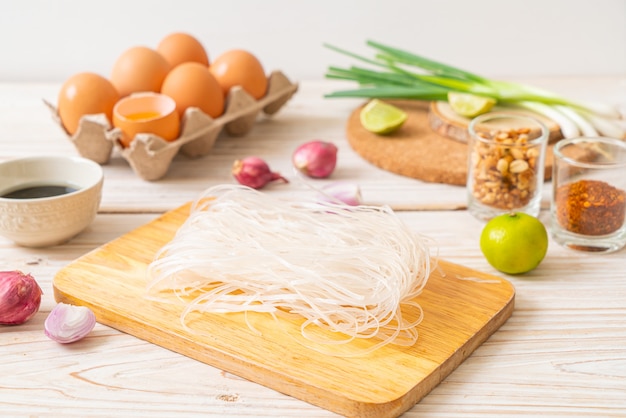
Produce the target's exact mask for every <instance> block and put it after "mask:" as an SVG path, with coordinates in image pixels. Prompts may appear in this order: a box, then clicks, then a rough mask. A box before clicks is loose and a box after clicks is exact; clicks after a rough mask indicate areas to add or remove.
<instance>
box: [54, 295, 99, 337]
mask: <svg viewBox="0 0 626 418" xmlns="http://www.w3.org/2000/svg"><path fill="white" fill-rule="evenodd" d="M95 325H96V316H95V315H94V313H93V312H92V311H91V309H89V308H87V307H85V306H76V305H69V304H66V303H59V304H58V305H57V306H55V307H54V309H52V311H50V314H49V315H48V317H47V318H46V321H45V322H44V332H45V334H46V335H47V336H48V337H49V338H50V339H52V340H54V341H56V342H58V343H62V344H67V343H73V342H74V341H78V340H80V339H82V338H84V337H86V336H87V334H89V333H90V332H91V330H93V328H94V326H95Z"/></svg>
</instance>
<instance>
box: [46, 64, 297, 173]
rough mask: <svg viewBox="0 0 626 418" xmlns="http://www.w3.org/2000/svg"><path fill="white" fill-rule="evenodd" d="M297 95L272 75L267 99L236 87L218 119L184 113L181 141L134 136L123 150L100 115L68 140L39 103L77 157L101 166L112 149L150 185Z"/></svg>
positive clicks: (244, 131)
mask: <svg viewBox="0 0 626 418" xmlns="http://www.w3.org/2000/svg"><path fill="white" fill-rule="evenodd" d="M297 90H298V85H297V84H296V83H292V82H291V81H289V79H288V78H287V77H286V76H285V75H284V74H283V73H282V72H280V71H273V72H272V73H271V74H270V76H269V80H268V89H267V93H266V94H265V96H264V97H262V98H261V99H258V100H255V99H254V98H253V97H252V96H250V95H249V94H248V93H247V92H246V91H245V90H244V89H243V88H241V87H240V86H236V87H233V88H231V89H230V91H229V93H228V96H227V97H226V101H225V106H224V113H223V114H222V115H221V116H219V117H217V118H211V117H210V116H209V115H207V114H205V113H204V112H202V111H200V110H199V109H198V108H188V109H187V110H186V111H185V114H184V115H183V118H182V121H181V135H180V136H179V137H178V138H177V139H175V140H174V141H171V142H168V141H166V140H164V139H163V138H161V137H159V136H157V135H153V134H148V133H145V134H143V133H142V134H137V135H136V136H135V138H134V139H133V141H132V142H131V144H130V146H128V147H126V148H124V147H122V146H121V144H120V142H119V139H120V137H121V131H120V130H119V129H118V128H114V127H112V126H111V124H110V122H109V121H108V119H107V118H106V116H105V115H104V114H99V115H85V116H83V117H82V118H81V120H80V122H79V126H78V129H77V131H76V132H75V133H74V135H69V134H68V133H67V131H66V130H65V128H64V127H63V124H62V122H61V119H60V117H59V114H58V110H57V108H56V107H55V106H54V105H52V104H51V103H49V102H47V101H45V100H44V103H45V104H46V105H47V106H48V107H49V108H50V110H51V112H52V117H53V119H54V120H55V122H56V123H57V124H58V125H59V126H60V127H61V128H62V129H63V131H64V132H65V133H66V134H67V135H68V138H69V140H70V141H71V142H72V143H73V144H74V146H75V148H76V150H77V151H78V153H79V154H80V155H81V156H82V157H84V158H88V159H90V160H93V161H95V162H97V163H98V164H102V165H104V164H107V163H108V162H109V160H110V158H111V155H112V153H113V150H114V148H115V147H117V148H118V149H119V150H120V153H121V155H122V157H123V158H124V159H126V161H128V163H129V164H130V166H131V167H132V169H133V170H134V171H135V173H136V174H137V175H138V176H139V177H141V178H142V179H144V180H149V181H153V180H158V179H160V178H162V177H163V176H165V174H166V173H167V171H168V169H169V167H170V165H171V163H172V160H173V159H174V157H175V156H176V155H177V154H178V153H179V152H180V153H181V154H183V155H185V156H187V157H190V158H198V157H202V156H205V155H207V154H209V153H210V152H211V149H212V148H213V145H214V144H215V141H216V140H217V138H218V136H219V135H220V133H221V132H222V131H225V132H226V133H227V134H228V135H230V136H243V135H245V134H247V133H248V132H249V131H250V129H252V127H253V126H254V123H255V121H256V119H257V117H258V115H259V114H260V113H261V112H263V113H264V114H266V115H268V116H271V115H273V114H275V113H276V112H278V110H280V108H281V107H283V105H284V104H285V103H287V101H288V100H289V99H290V98H291V97H292V96H293V94H294V93H295V92H296V91H297Z"/></svg>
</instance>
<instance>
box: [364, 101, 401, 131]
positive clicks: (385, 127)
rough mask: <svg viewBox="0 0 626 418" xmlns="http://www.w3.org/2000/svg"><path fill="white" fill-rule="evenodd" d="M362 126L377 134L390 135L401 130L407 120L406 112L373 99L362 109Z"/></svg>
mask: <svg viewBox="0 0 626 418" xmlns="http://www.w3.org/2000/svg"><path fill="white" fill-rule="evenodd" d="M360 117H361V124H362V125H363V127H364V128H365V129H367V130H368V131H370V132H374V133H376V134H388V133H391V132H393V131H395V130H396V129H398V128H400V127H401V126H402V125H403V124H404V122H405V121H406V119H407V114H406V112H405V111H404V110H402V109H400V108H398V107H396V106H394V105H392V104H389V103H386V102H383V101H381V100H378V99H373V100H371V101H370V102H369V103H367V104H366V105H365V106H363V108H362V109H361V114H360Z"/></svg>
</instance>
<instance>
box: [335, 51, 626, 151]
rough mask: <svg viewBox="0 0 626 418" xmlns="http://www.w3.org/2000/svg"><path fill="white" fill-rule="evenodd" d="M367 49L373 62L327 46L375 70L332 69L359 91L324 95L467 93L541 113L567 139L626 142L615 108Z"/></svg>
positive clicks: (410, 96)
mask: <svg viewBox="0 0 626 418" xmlns="http://www.w3.org/2000/svg"><path fill="white" fill-rule="evenodd" d="M367 45H368V46H369V47H372V48H374V49H375V50H376V53H375V54H374V56H373V58H368V57H365V56H362V55H359V54H356V53H353V52H350V51H347V50H345V49H342V48H338V47H336V46H333V45H330V44H324V46H325V47H327V48H329V49H331V50H333V51H335V52H338V53H340V54H343V55H347V56H349V57H351V58H354V59H356V60H358V61H361V62H362V63H365V64H368V65H370V66H372V67H373V68H366V67H363V66H350V67H349V68H340V67H336V66H330V67H329V68H328V71H327V73H326V77H327V78H329V79H337V80H347V81H354V82H357V83H358V87H357V88H355V89H350V90H339V91H335V92H332V93H329V94H327V95H326V96H325V97H330V98H336V97H360V98H371V99H374V98H377V99H413V100H447V94H448V92H463V93H470V94H475V95H479V96H486V97H491V98H493V99H495V100H496V101H498V102H499V103H500V104H501V105H505V106H522V107H525V108H527V109H531V110H533V111H535V112H538V113H541V114H543V115H544V116H546V117H548V118H550V119H552V120H554V121H555V122H556V123H557V124H559V126H560V127H561V130H562V133H563V135H564V136H565V137H571V136H577V135H580V134H583V135H591V134H593V133H594V132H595V134H596V135H597V134H598V133H603V134H604V133H605V132H607V134H608V133H610V136H614V137H617V138H622V139H624V138H626V130H624V129H623V128H622V127H621V126H620V125H619V124H618V123H616V121H617V120H618V119H621V115H620V113H619V112H618V111H617V109H616V108H615V107H613V106H610V105H606V104H603V103H592V102H587V101H574V100H571V99H568V98H565V97H562V96H560V95H558V94H556V93H553V92H550V91H548V90H544V89H541V88H537V87H534V86H531V85H527V84H522V83H514V82H508V81H501V80H491V79H488V78H486V77H483V76H481V75H479V74H475V73H472V72H469V71H465V70H463V69H460V68H456V67H453V66H451V65H448V64H444V63H441V62H437V61H434V60H431V59H428V58H425V57H422V56H419V55H416V54H413V53H411V52H408V51H404V50H401V49H397V48H393V47H391V46H387V45H383V44H381V43H378V42H374V41H367Z"/></svg>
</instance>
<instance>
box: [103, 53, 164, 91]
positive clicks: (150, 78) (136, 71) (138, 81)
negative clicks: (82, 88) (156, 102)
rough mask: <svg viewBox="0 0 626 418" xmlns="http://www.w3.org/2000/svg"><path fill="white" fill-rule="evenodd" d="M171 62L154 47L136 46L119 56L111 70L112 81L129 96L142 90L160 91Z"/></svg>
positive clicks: (118, 89)
mask: <svg viewBox="0 0 626 418" xmlns="http://www.w3.org/2000/svg"><path fill="white" fill-rule="evenodd" d="M170 68H171V67H170V65H169V63H168V62H167V61H166V60H165V58H163V56H162V55H161V54H159V53H158V52H157V51H155V50H154V49H151V48H148V47H145V46H135V47H132V48H129V49H127V50H126V51H124V52H123V53H122V55H120V56H119V57H118V59H117V60H116V61H115V64H114V65H113V70H112V72H111V82H112V83H113V85H114V86H115V88H116V89H117V91H118V92H119V93H120V96H122V97H124V96H128V95H129V94H131V93H136V92H142V91H153V92H159V90H161V84H163V80H164V79H165V76H166V75H167V73H168V72H169V70H170Z"/></svg>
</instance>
